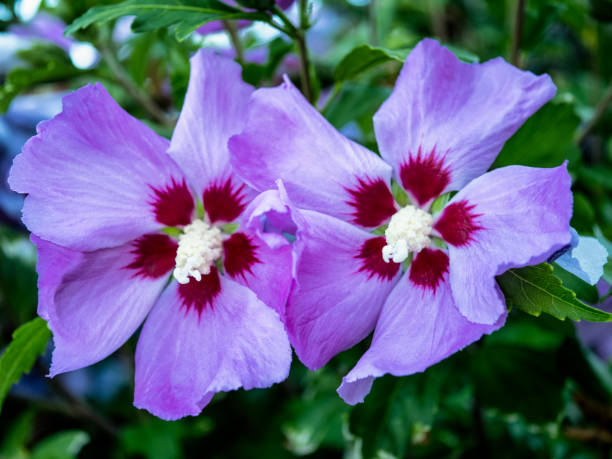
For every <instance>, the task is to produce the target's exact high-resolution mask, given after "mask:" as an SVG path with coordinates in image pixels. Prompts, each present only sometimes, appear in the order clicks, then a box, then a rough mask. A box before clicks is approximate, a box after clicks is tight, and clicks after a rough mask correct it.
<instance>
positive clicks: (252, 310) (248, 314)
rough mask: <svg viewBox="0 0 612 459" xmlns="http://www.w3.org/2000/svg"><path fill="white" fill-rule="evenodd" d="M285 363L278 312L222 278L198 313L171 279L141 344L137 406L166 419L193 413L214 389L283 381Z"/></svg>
mask: <svg viewBox="0 0 612 459" xmlns="http://www.w3.org/2000/svg"><path fill="white" fill-rule="evenodd" d="M192 282H193V281H192ZM290 363H291V348H290V347H289V341H288V339H287V335H286V333H285V330H284V328H283V324H282V323H281V321H280V319H279V317H278V315H277V314H276V313H275V312H274V311H273V310H272V309H270V308H268V307H267V306H266V305H264V304H263V303H262V302H261V301H259V300H258V299H257V297H256V296H255V294H254V293H253V292H251V291H250V290H249V289H248V288H246V287H243V286H242V285H239V284H237V283H236V282H234V281H233V280H231V279H229V278H227V277H225V276H221V291H220V293H219V295H218V296H216V297H215V299H214V301H213V303H212V304H211V307H209V308H205V309H203V310H202V311H201V313H198V311H197V310H196V309H195V308H187V307H185V305H184V304H183V300H182V299H181V297H180V296H179V294H178V291H177V284H176V283H174V282H173V283H172V284H171V285H170V286H169V287H168V288H167V289H166V291H165V292H164V293H163V294H162V296H161V298H160V299H159V301H158V303H157V304H156V306H155V308H154V309H153V311H152V312H151V315H150V316H149V318H148V319H147V321H146V323H145V325H144V327H143V330H142V333H141V335H140V339H139V341H138V348H137V350H136V390H135V394H134V405H135V406H136V407H138V408H143V409H146V410H148V411H150V412H151V413H153V414H154V415H156V416H158V417H160V418H162V419H166V420H174V419H179V418H181V417H183V416H187V415H192V416H195V415H197V414H198V413H200V411H201V410H202V408H204V406H205V405H206V404H207V403H208V402H209V401H210V399H211V398H212V396H213V394H214V393H215V392H219V391H229V390H234V389H238V388H240V387H243V388H245V389H251V388H254V387H269V386H270V385H272V384H274V383H277V382H280V381H282V380H284V379H285V378H286V377H287V375H288V373H289V366H290Z"/></svg>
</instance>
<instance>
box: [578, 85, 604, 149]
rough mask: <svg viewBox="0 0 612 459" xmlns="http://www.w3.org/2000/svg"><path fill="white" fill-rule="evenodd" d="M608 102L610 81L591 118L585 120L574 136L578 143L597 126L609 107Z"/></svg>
mask: <svg viewBox="0 0 612 459" xmlns="http://www.w3.org/2000/svg"><path fill="white" fill-rule="evenodd" d="M610 104H612V83H611V84H610V86H609V87H608V90H607V91H606V93H605V95H604V97H603V99H601V102H599V104H598V105H597V107H596V108H595V113H593V116H592V117H591V119H590V120H589V121H587V123H586V124H585V125H584V127H583V128H582V130H581V131H580V132H579V133H578V136H577V137H576V142H577V143H578V144H580V143H582V141H583V140H584V138H585V137H586V136H587V135H588V134H590V133H591V131H592V130H593V128H594V127H595V126H597V123H599V121H600V120H601V118H602V117H603V116H604V115H605V113H606V111H607V110H608V108H609V107H610Z"/></svg>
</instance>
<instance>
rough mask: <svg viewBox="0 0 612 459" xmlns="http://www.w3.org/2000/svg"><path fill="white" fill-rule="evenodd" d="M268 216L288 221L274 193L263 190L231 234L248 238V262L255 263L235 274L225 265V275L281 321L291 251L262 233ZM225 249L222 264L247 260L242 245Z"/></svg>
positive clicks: (288, 285) (278, 236) (284, 242)
mask: <svg viewBox="0 0 612 459" xmlns="http://www.w3.org/2000/svg"><path fill="white" fill-rule="evenodd" d="M268 214H270V215H274V216H278V218H281V217H284V218H283V220H282V221H283V223H284V224H285V225H287V224H288V223H287V221H289V222H292V220H291V216H290V215H289V208H288V206H287V205H286V204H285V202H284V200H283V199H281V197H280V194H279V192H278V191H277V190H269V191H266V192H264V193H261V194H260V195H259V196H258V197H257V198H255V200H253V202H252V203H251V205H250V206H249V207H248V208H247V210H246V211H245V213H244V214H243V220H242V223H241V225H240V227H239V229H238V233H234V234H236V235H238V234H244V235H245V236H246V237H247V238H248V239H249V241H250V243H251V246H252V247H253V253H252V258H251V259H255V262H254V263H252V264H251V265H249V266H248V267H247V268H246V269H242V270H240V271H236V270H235V271H236V272H235V273H232V272H231V270H228V269H227V266H226V273H227V274H228V275H229V276H230V277H232V278H233V279H234V280H235V281H236V282H238V283H240V284H242V285H245V286H247V287H249V288H250V289H251V290H252V291H253V292H255V293H256V294H257V297H258V298H259V299H260V300H261V301H263V302H264V303H265V304H266V305H267V306H269V307H271V308H272V309H274V310H275V311H276V312H277V313H278V314H279V316H280V317H281V318H283V319H284V317H285V305H286V303H287V298H288V296H289V291H290V289H291V285H292V282H293V274H292V269H293V249H292V246H291V244H290V243H289V241H287V239H285V238H284V237H283V236H282V235H281V234H279V233H278V232H266V231H265V229H266V227H267V226H269V225H267V224H266V221H267V217H268ZM262 217H263V218H262ZM277 221H278V220H277ZM232 238H233V236H232ZM232 238H230V239H232ZM226 243H227V241H226ZM225 249H226V250H225V263H226V265H227V263H228V261H231V259H232V258H233V259H235V260H237V264H238V265H239V266H240V265H243V264H244V261H245V260H248V259H249V256H245V246H244V245H238V246H237V247H236V250H234V251H233V252H232V251H228V250H227V244H226V246H225Z"/></svg>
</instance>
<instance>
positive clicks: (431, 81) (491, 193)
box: [229, 40, 572, 404]
mask: <svg viewBox="0 0 612 459" xmlns="http://www.w3.org/2000/svg"><path fill="white" fill-rule="evenodd" d="M554 93H555V87H554V85H553V84H552V82H551V80H550V78H549V77H548V76H539V77H536V76H535V75H533V74H531V73H529V72H524V71H521V70H519V69H517V68H514V67H512V66H511V65H509V64H507V63H506V62H504V61H503V60H502V59H494V60H491V61H489V62H486V63H484V64H472V65H469V64H465V63H462V62H460V61H459V60H458V59H457V58H456V57H455V56H454V55H453V54H452V53H451V52H450V51H448V50H447V49H445V48H443V47H441V46H440V45H439V44H438V43H437V42H435V41H433V40H424V41H422V42H421V43H420V44H418V45H417V46H416V48H415V49H414V50H413V51H412V53H411V54H410V56H409V57H408V59H407V60H406V63H405V64H404V67H403V69H402V72H401V74H400V76H399V79H398V81H397V83H396V85H395V89H394V91H393V93H392V95H391V96H390V97H389V99H388V100H387V101H386V102H385V103H384V104H383V105H382V107H381V108H380V109H379V110H378V112H377V113H376V115H375V117H374V127H375V131H376V135H377V139H378V145H379V148H380V152H381V156H382V159H381V158H380V157H379V156H377V155H375V154H373V153H372V152H370V151H368V150H366V149H365V148H363V147H362V146H360V145H358V144H356V143H354V142H352V141H351V140H349V139H347V138H345V137H344V136H342V135H341V134H340V133H339V132H338V131H336V130H335V129H334V128H333V127H332V126H331V125H330V124H329V123H328V122H327V121H326V120H325V119H324V118H323V117H322V116H321V115H320V114H319V113H318V112H317V111H316V110H315V109H314V108H313V107H311V106H310V105H309V104H308V103H307V102H306V101H305V100H304V98H303V97H302V96H301V94H300V93H299V91H297V90H296V89H295V88H294V87H293V86H292V85H291V84H290V82H289V81H287V82H286V83H285V84H284V85H283V86H281V87H278V88H272V89H261V90H258V91H256V92H255V93H254V94H253V96H252V98H251V104H250V109H249V115H248V119H247V123H246V125H245V129H244V131H243V132H242V133H241V134H239V135H237V136H234V137H232V138H231V139H230V143H229V146H230V152H231V155H232V164H233V165H234V168H235V170H236V172H237V173H238V174H239V175H240V176H241V177H242V178H243V179H244V180H245V181H246V183H248V184H249V185H251V186H252V187H254V188H255V189H259V190H264V189H268V188H271V187H272V186H273V184H274V180H275V179H276V178H277V177H279V178H280V179H282V180H283V182H284V184H285V186H286V190H287V194H288V197H289V198H290V199H291V201H292V202H293V204H294V205H295V206H296V207H299V208H301V209H302V210H296V211H295V215H294V219H295V221H296V224H297V227H298V232H297V241H296V248H295V250H296V252H298V253H300V259H299V262H298V263H297V265H296V286H295V288H294V289H293V291H292V294H291V295H290V298H289V301H288V303H287V313H286V314H287V315H286V324H287V329H288V332H289V335H290V340H291V342H292V344H293V346H294V348H295V350H296V352H297V354H298V356H299V357H300V359H301V360H302V362H304V363H305V364H306V366H308V367H309V368H311V369H315V368H319V367H321V366H323V365H324V364H325V363H326V362H327V361H328V360H329V359H330V358H331V357H333V356H334V355H335V354H337V353H338V352H340V351H342V350H345V349H348V348H350V347H351V346H353V345H354V344H356V343H358V342H359V341H361V340H362V339H363V338H365V337H366V336H367V335H368V334H369V333H370V332H371V331H372V330H373V329H374V328H376V329H375V331H374V337H373V340H372V344H371V347H370V349H369V350H368V351H367V352H366V353H365V354H364V355H363V357H362V358H361V360H360V361H359V362H358V363H357V365H356V366H355V368H353V370H352V371H351V372H350V373H349V374H348V375H347V376H346V377H345V378H344V380H343V383H342V386H341V387H340V388H339V393H340V395H341V396H342V397H343V398H344V399H345V400H346V401H347V402H348V403H351V404H352V403H357V402H359V401H361V400H363V398H364V396H365V395H366V394H367V393H368V392H369V390H370V387H371V385H372V381H373V380H374V378H376V377H379V376H381V375H383V374H385V373H391V374H394V375H407V374H411V373H415V372H419V371H423V370H425V369H426V368H427V367H429V366H430V365H432V364H434V363H436V362H438V361H440V360H441V359H443V358H445V357H447V356H449V355H450V354H452V353H454V352H456V351H457V350H459V349H461V348H463V347H465V346H466V345H468V344H470V343H472V342H473V341H475V340H477V339H478V338H480V337H481V336H482V335H483V334H486V333H491V332H492V331H494V330H496V329H498V328H499V327H501V326H502V325H503V323H504V321H505V318H506V306H505V303H504V297H503V295H502V293H501V291H500V289H499V287H498V285H497V283H496V281H495V276H496V275H498V274H501V273H503V272H504V271H506V270H507V269H509V268H513V267H519V266H525V265H531V264H535V263H539V262H542V261H545V260H546V259H547V258H548V257H549V256H550V255H551V254H552V253H554V252H555V251H557V250H558V249H560V248H561V247H564V246H565V245H567V244H568V243H569V241H570V238H571V236H570V230H569V220H570V216H571V209H572V205H571V204H572V198H571V192H570V177H569V175H568V173H567V170H566V166H565V165H562V166H560V167H557V168H554V169H536V168H529V167H521V166H511V167H505V168H502V169H497V170H494V171H492V172H488V173H485V172H486V171H487V169H488V168H489V166H491V164H492V163H493V161H494V159H495V157H496V155H497V154H498V153H499V151H500V150H501V148H502V146H503V144H504V142H505V141H506V140H507V139H508V138H509V137H510V136H511V135H512V134H513V133H514V132H515V131H516V130H517V129H518V128H519V126H520V125H521V124H522V123H523V122H524V121H525V120H526V119H527V118H528V117H529V116H531V115H532V114H533V113H534V112H535V111H536V110H537V109H538V108H539V107H540V106H541V105H543V104H544V103H545V102H546V101H548V100H549V99H550V98H551V97H553V95H554ZM270 126H274V129H271V128H270ZM392 177H393V178H394V180H395V181H396V182H397V184H398V185H399V186H401V187H402V188H403V189H404V190H405V192H406V193H407V195H408V197H409V202H410V203H409V204H408V205H407V206H405V207H400V206H398V204H397V203H396V202H395V201H394V198H393V195H392V193H391V188H390V181H391V178H392ZM454 190H460V191H459V192H458V193H457V194H456V195H455V196H454V197H452V199H450V201H449V202H448V203H447V204H446V206H445V207H444V209H443V210H442V211H440V212H439V213H435V212H434V213H433V214H432V207H431V205H432V202H433V201H434V200H435V199H436V198H438V197H439V196H441V195H443V194H445V193H447V192H449V191H454ZM381 225H387V226H386V231H385V233H384V234H385V235H384V236H382V235H381V233H380V232H377V233H374V234H373V233H371V232H370V231H371V230H372V229H375V228H378V227H380V226H381ZM409 261H411V264H410V265H409V267H406V272H405V273H404V274H402V266H408V265H407V263H408V262H409Z"/></svg>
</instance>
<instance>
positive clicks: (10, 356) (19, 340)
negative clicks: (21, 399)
mask: <svg viewBox="0 0 612 459" xmlns="http://www.w3.org/2000/svg"><path fill="white" fill-rule="evenodd" d="M50 337H51V332H50V331H49V328H47V323H46V322H45V321H44V320H43V319H41V318H39V317H37V318H36V319H32V320H31V321H29V322H26V323H25V324H23V325H22V326H20V327H19V328H18V329H17V330H15V333H13V341H11V343H10V344H9V345H8V347H7V348H6V350H5V351H4V352H3V353H2V356H0V411H2V402H3V401H4V398H5V397H6V394H7V393H8V391H9V389H10V388H11V386H12V385H13V384H14V383H16V382H17V381H19V379H20V378H21V376H22V375H23V374H25V373H28V372H29V371H30V370H31V369H32V366H33V365H34V362H35V361H36V357H38V356H39V355H40V354H42V353H43V352H44V350H45V348H46V347H47V341H49V338H50Z"/></svg>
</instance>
